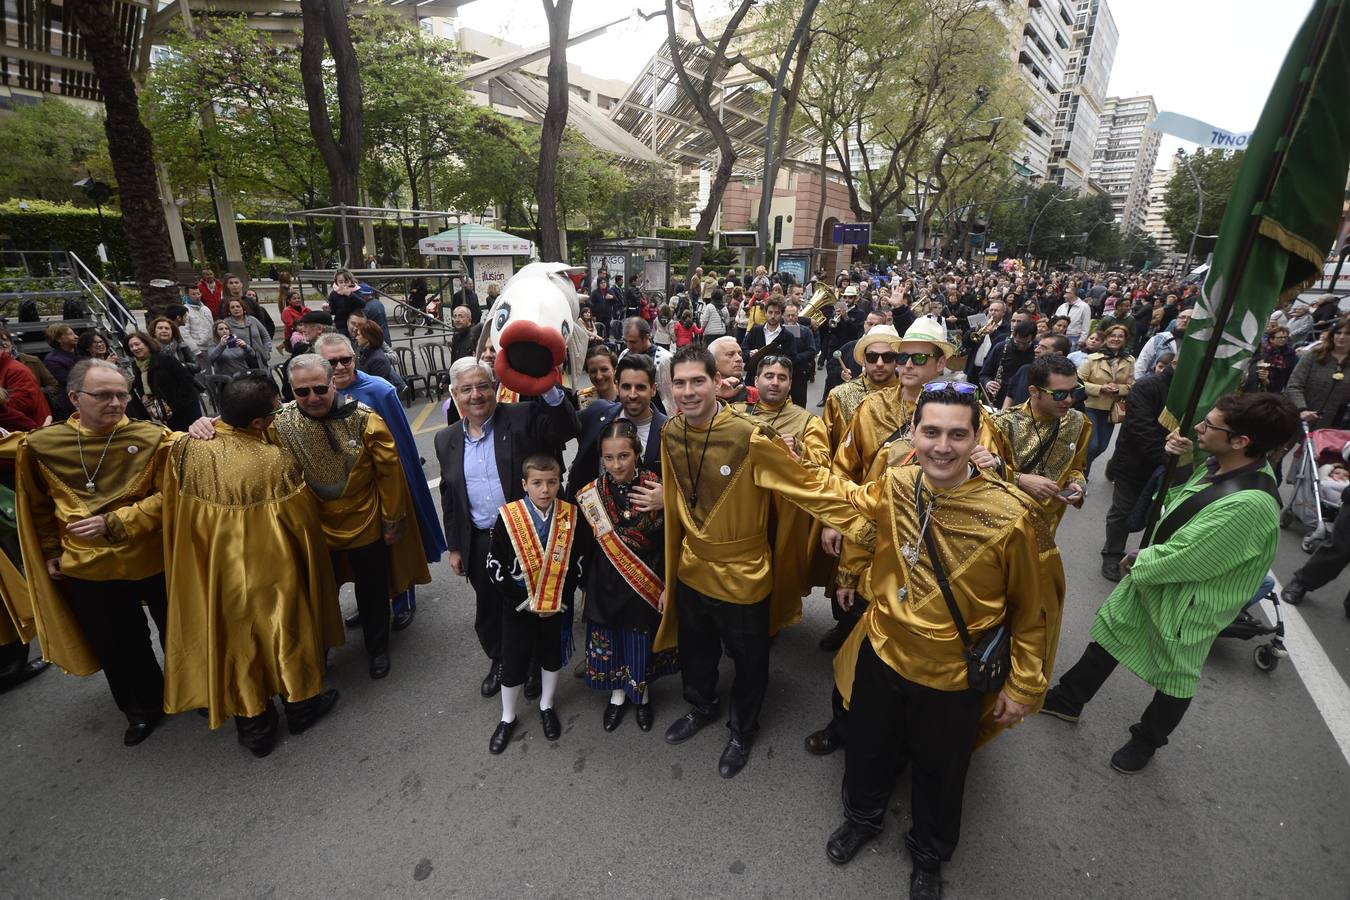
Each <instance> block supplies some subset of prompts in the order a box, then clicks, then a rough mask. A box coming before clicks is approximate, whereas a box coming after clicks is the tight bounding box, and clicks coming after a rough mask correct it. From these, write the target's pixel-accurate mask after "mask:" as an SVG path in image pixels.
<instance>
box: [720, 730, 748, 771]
mask: <svg viewBox="0 0 1350 900" xmlns="http://www.w3.org/2000/svg"><path fill="white" fill-rule="evenodd" d="M749 761H750V741H748V740H747V739H745V738H742V737H737V736H735V735H732V737H731V739H730V740H728V741H727V748H726V749H725V750H723V751H722V758H721V759H719V760H718V761H717V774H718V775H721V776H722V777H723V778H735V777H736V776H737V775H738V774H740V771H741V769H744V768H745V764H746V763H747V762H749Z"/></svg>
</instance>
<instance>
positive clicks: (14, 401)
mask: <svg viewBox="0 0 1350 900" xmlns="http://www.w3.org/2000/svg"><path fill="white" fill-rule="evenodd" d="M38 365H42V364H41V363H38ZM48 377H51V376H50V375H48ZM0 394H3V398H2V399H0V428H6V429H8V430H9V431H32V430H33V429H34V428H41V427H42V426H43V425H45V424H47V423H48V422H49V421H51V416H52V411H51V407H50V406H49V405H48V403H47V397H46V396H45V395H44V394H43V391H42V387H41V385H39V384H38V380H37V378H36V377H35V376H34V375H33V372H32V370H30V369H29V368H28V366H26V365H24V363H23V362H22V361H21V360H19V359H18V358H17V357H16V356H15V355H14V339H13V338H12V337H10V335H9V332H8V331H5V330H3V329H0Z"/></svg>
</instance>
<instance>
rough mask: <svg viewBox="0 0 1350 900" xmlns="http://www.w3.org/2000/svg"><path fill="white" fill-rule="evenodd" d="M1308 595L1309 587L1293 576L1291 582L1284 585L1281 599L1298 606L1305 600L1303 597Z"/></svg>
mask: <svg viewBox="0 0 1350 900" xmlns="http://www.w3.org/2000/svg"><path fill="white" fill-rule="evenodd" d="M1306 596H1308V589H1307V588H1305V587H1304V586H1303V585H1302V584H1300V583H1299V580H1298V578H1292V579H1290V580H1289V583H1288V584H1286V585H1285V586H1284V591H1283V593H1281V594H1280V599H1281V600H1283V601H1284V602H1285V603H1288V604H1289V605H1290V606H1298V605H1299V604H1300V603H1302V602H1303V598H1304V597H1306Z"/></svg>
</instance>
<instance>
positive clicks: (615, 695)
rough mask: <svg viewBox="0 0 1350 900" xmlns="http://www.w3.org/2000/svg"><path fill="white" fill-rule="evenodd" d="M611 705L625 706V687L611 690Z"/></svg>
mask: <svg viewBox="0 0 1350 900" xmlns="http://www.w3.org/2000/svg"><path fill="white" fill-rule="evenodd" d="M609 702H610V705H611V706H623V688H619V689H618V690H614V691H610V692H609Z"/></svg>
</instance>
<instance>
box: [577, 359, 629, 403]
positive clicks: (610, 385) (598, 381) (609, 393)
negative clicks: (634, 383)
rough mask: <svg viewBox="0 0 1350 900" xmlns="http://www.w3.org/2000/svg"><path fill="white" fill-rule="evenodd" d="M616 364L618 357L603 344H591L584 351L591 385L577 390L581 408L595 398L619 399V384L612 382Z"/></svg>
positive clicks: (587, 374) (617, 363)
mask: <svg viewBox="0 0 1350 900" xmlns="http://www.w3.org/2000/svg"><path fill="white" fill-rule="evenodd" d="M618 365H619V359H618V357H616V356H615V355H614V351H613V350H611V349H609V348H608V347H606V346H605V345H604V344H593V345H591V347H590V349H588V350H587V351H586V363H585V368H586V376H587V377H588V378H590V379H591V386H590V387H588V388H582V389H581V390H580V391H578V392H577V399H578V400H580V401H581V408H582V409H585V408H586V407H588V406H590V405H591V403H593V402H594V401H596V400H611V401H613V400H618V399H619V386H618V385H617V384H615V383H614V370H615V369H616V368H617V367H618Z"/></svg>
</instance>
